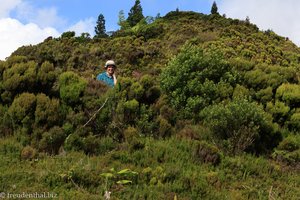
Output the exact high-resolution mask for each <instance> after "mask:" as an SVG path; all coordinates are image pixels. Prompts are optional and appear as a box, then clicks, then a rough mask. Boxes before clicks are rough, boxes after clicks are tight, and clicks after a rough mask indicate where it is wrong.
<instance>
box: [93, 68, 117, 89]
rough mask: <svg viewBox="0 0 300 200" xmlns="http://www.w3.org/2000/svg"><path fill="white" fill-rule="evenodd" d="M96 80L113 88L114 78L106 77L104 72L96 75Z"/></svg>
mask: <svg viewBox="0 0 300 200" xmlns="http://www.w3.org/2000/svg"><path fill="white" fill-rule="evenodd" d="M97 80H99V81H102V82H103V83H105V84H106V85H108V86H110V87H114V78H113V77H112V76H108V75H107V73H106V72H103V73H101V74H98V75H97Z"/></svg>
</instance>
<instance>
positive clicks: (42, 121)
mask: <svg viewBox="0 0 300 200" xmlns="http://www.w3.org/2000/svg"><path fill="white" fill-rule="evenodd" d="M34 114H35V123H36V125H38V126H46V127H52V126H54V125H57V124H58V123H59V122H61V120H62V118H61V115H60V111H59V100H58V99H50V98H49V97H47V96H46V95H45V94H38V95H37V96H36V110H35V113H34Z"/></svg>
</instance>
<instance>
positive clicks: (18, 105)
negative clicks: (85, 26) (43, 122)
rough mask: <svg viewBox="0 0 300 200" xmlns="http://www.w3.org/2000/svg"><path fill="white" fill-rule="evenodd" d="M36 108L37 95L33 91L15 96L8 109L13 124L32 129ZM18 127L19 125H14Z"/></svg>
mask: <svg viewBox="0 0 300 200" xmlns="http://www.w3.org/2000/svg"><path fill="white" fill-rule="evenodd" d="M35 108H36V96H35V95H34V94H31V93H22V94H21V95H20V96H19V97H17V98H15V99H14V101H13V103H12V105H11V106H10V107H9V109H8V114H9V115H10V117H11V119H12V121H13V124H14V125H13V126H19V127H24V128H26V129H28V131H30V129H31V128H32V124H33V122H34V112H35ZM14 128H18V127H14Z"/></svg>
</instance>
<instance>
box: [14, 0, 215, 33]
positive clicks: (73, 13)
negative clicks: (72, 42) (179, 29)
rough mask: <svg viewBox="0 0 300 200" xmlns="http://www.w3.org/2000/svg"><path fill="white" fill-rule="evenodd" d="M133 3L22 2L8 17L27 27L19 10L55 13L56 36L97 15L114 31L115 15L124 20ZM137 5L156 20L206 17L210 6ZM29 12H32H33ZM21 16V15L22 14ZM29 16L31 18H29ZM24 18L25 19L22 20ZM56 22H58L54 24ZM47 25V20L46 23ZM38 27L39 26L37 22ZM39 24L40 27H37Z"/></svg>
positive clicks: (184, 1)
mask: <svg viewBox="0 0 300 200" xmlns="http://www.w3.org/2000/svg"><path fill="white" fill-rule="evenodd" d="M134 2H135V0H129V1H128V0H127V1H125V0H110V1H105V0H24V1H23V4H27V5H23V6H24V7H25V8H22V7H21V8H17V9H15V10H13V12H11V17H12V18H16V19H18V20H19V21H20V22H22V23H29V22H32V20H33V15H31V14H28V15H26V14H25V15H24V12H23V11H20V10H22V9H26V10H27V11H29V10H30V8H29V7H31V9H33V10H39V9H40V10H41V11H43V10H44V11H45V12H46V11H47V10H48V11H49V10H51V9H52V11H53V10H55V16H53V14H54V13H52V16H51V17H52V22H54V21H55V19H56V20H57V22H56V23H51V22H50V21H51V20H50V19H49V20H48V21H49V24H47V25H52V26H54V27H55V28H56V29H58V30H59V31H60V32H62V31H65V29H66V27H68V26H72V25H74V24H76V23H77V22H79V21H80V20H87V19H93V20H94V21H95V20H96V19H97V17H98V15H99V14H100V13H101V14H103V15H104V17H105V20H106V29H107V31H111V30H116V29H118V25H117V22H118V13H119V11H120V10H123V11H124V13H125V15H126V16H127V14H128V12H129V11H130V8H131V7H132V6H133V5H134ZM141 5H142V8H143V14H144V15H145V16H153V17H154V16H156V15H157V14H158V13H160V14H161V16H163V15H165V14H166V13H168V12H170V11H172V10H175V9H176V8H179V9H180V10H193V11H196V12H202V13H206V14H208V13H209V12H210V8H211V5H212V1H210V0H169V1H163V0H142V1H141ZM33 10H32V11H33ZM22 13H23V14H22ZM30 15H31V16H30ZM24 16H25V17H24ZM58 20H60V22H59V21H58ZM46 21H47V20H46ZM37 23H39V22H37ZM40 24H42V23H40Z"/></svg>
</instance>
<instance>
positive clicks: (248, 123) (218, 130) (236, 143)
mask: <svg viewBox="0 0 300 200" xmlns="http://www.w3.org/2000/svg"><path fill="white" fill-rule="evenodd" d="M200 116H201V118H202V119H203V120H204V124H205V125H206V126H208V127H210V129H211V130H212V133H213V134H214V136H215V137H216V138H218V139H221V140H228V142H229V150H230V151H232V152H233V153H235V152H237V153H238V152H241V151H244V150H247V151H252V152H256V153H261V152H265V151H266V150H270V149H272V148H274V147H275V146H276V145H277V144H278V142H279V139H280V135H279V133H277V132H276V126H275V125H274V124H272V118H271V116H269V115H268V114H267V113H266V112H264V110H263V109H262V108H261V107H260V106H259V105H257V104H256V103H251V102H249V101H247V100H243V99H241V100H235V101H232V102H229V103H228V104H225V105H224V104H218V105H213V106H210V107H207V108H205V109H204V110H203V111H201V113H200Z"/></svg>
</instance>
